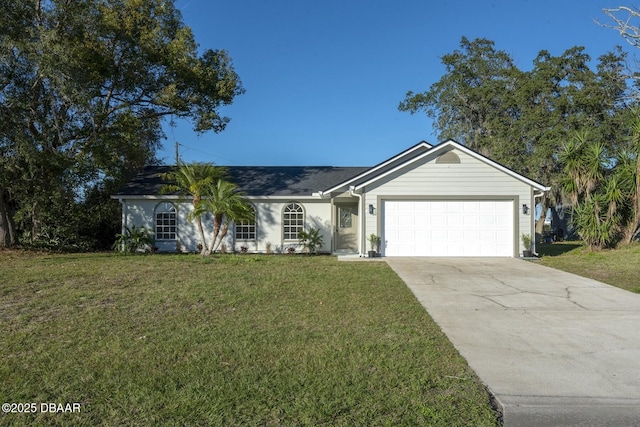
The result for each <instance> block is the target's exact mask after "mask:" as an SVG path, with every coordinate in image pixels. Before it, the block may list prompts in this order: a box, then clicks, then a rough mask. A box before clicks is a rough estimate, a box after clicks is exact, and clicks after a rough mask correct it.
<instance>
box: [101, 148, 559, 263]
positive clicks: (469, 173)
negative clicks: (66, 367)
mask: <svg viewBox="0 0 640 427" xmlns="http://www.w3.org/2000/svg"><path fill="white" fill-rule="evenodd" d="M171 168H172V167H171V166H152V167H147V168H145V170H144V171H143V172H142V173H141V174H140V175H138V176H137V177H135V178H134V179H133V180H131V181H130V182H129V183H128V184H127V185H126V186H125V187H123V188H122V189H121V190H120V191H119V192H118V193H117V194H115V195H113V196H112V198H114V199H118V200H119V201H120V203H121V205H122V225H123V230H124V227H126V226H132V225H136V226H138V227H145V228H146V229H148V230H153V233H154V237H155V246H156V247H157V248H158V250H159V251H166V252H174V251H178V252H195V251H197V250H198V247H197V246H198V233H197V230H196V227H195V224H193V223H191V222H189V221H188V220H187V216H188V214H189V212H190V210H191V209H192V206H191V204H190V202H188V201H181V200H182V199H181V197H180V196H179V195H178V194H161V192H160V189H161V188H162V186H163V185H164V184H165V182H164V181H163V180H162V178H161V176H162V174H163V173H165V172H167V171H169V170H170V169H171ZM228 171H229V180H230V181H232V182H234V183H235V184H237V185H238V187H239V190H240V191H241V192H242V193H243V194H244V195H245V196H246V198H247V199H248V200H249V201H250V203H251V205H252V207H253V210H254V213H255V216H254V219H253V220H251V221H243V222H241V223H238V224H233V225H232V227H231V228H230V232H229V234H228V235H227V237H226V242H225V245H226V246H227V248H229V250H232V249H233V250H240V248H246V250H247V251H249V252H266V251H267V250H268V247H269V248H270V249H271V250H272V251H274V252H277V251H289V250H296V251H299V250H300V249H301V247H300V246H299V245H298V237H297V236H298V232H299V231H301V230H303V229H306V230H308V229H310V228H318V229H320V231H321V234H322V236H323V240H324V245H323V247H322V248H321V250H322V251H324V252H331V253H334V254H357V255H363V254H366V253H367V250H368V249H369V244H368V240H369V239H368V236H369V235H371V234H375V235H377V236H379V237H380V239H381V243H382V244H381V248H380V252H381V254H382V255H383V256H507V257H517V256H519V255H520V254H521V253H522V251H523V249H525V248H523V247H522V243H521V238H520V236H521V235H522V234H529V235H532V236H533V235H535V228H534V227H535V224H534V217H533V214H532V213H533V212H534V211H535V210H534V209H533V208H534V206H535V204H536V199H537V198H539V197H540V196H542V195H543V194H544V192H545V191H548V190H549V188H548V187H545V186H543V185H542V184H540V183H537V182H535V181H533V180H531V179H529V178H527V177H524V176H522V175H520V174H518V173H516V172H514V171H512V170H510V169H508V168H506V167H504V166H502V165H500V164H498V163H496V162H494V161H492V160H490V159H488V158H487V157H484V156H482V155H480V154H478V153H476V152H475V151H473V150H470V149H469V148H467V147H464V146H462V145H460V144H458V143H456V142H455V141H452V140H448V141H445V142H443V143H441V144H439V145H437V146H431V145H430V144H428V143H426V142H424V141H423V142H420V143H418V144H416V145H414V146H413V147H410V148H408V149H407V150H405V151H403V152H401V153H399V154H397V155H396V156H393V157H392V158H390V159H388V160H386V161H384V162H382V163H380V164H378V165H376V166H373V167H331V166H322V167H313V166H299V167H298V166H290V167H280V166H231V167H228ZM212 222H213V221H212V220H211V218H206V217H205V219H204V224H205V227H207V228H208V233H209V232H210V230H211V228H212V226H213V225H212ZM290 248H293V249H290Z"/></svg>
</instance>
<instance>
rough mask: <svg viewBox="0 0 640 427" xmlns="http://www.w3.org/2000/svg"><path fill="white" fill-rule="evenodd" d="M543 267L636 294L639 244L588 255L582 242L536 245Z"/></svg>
mask: <svg viewBox="0 0 640 427" xmlns="http://www.w3.org/2000/svg"><path fill="white" fill-rule="evenodd" d="M536 249H537V250H538V253H539V254H540V255H541V257H542V259H541V263H542V264H543V265H546V266H549V267H553V268H557V269H558V270H563V271H567V272H569V273H574V274H577V275H579V276H583V277H589V278H591V279H595V280H598V281H600V282H603V283H607V284H609V285H613V286H617V287H619V288H622V289H626V290H628V291H631V292H635V293H640V244H638V243H634V244H631V245H629V246H627V247H621V248H620V249H615V250H613V249H607V250H602V251H599V252H592V251H590V250H589V248H588V247H587V246H585V245H583V244H582V242H560V243H547V244H540V245H537V246H536Z"/></svg>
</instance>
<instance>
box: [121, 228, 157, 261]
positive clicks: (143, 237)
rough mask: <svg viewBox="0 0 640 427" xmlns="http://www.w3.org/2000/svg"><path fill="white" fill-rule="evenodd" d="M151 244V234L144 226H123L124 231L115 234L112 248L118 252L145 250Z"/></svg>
mask: <svg viewBox="0 0 640 427" xmlns="http://www.w3.org/2000/svg"><path fill="white" fill-rule="evenodd" d="M152 244H153V236H151V235H150V234H149V232H148V231H147V230H146V229H145V228H144V227H136V226H135V225H134V226H131V227H125V230H124V233H122V234H116V241H115V243H114V244H113V249H114V250H115V251H118V252H124V253H130V254H132V253H135V252H138V251H146V249H147V247H148V246H151V245H152Z"/></svg>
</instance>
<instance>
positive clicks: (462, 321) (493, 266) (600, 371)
mask: <svg viewBox="0 0 640 427" xmlns="http://www.w3.org/2000/svg"><path fill="white" fill-rule="evenodd" d="M386 261H387V263H388V264H389V265H390V266H391V268H393V270H395V272H396V273H397V274H398V275H399V276H400V277H401V278H402V280H404V281H405V283H406V284H407V285H408V286H409V288H410V289H411V291H413V293H414V294H415V296H416V297H417V299H418V300H419V301H420V302H421V303H422V305H423V306H424V307H425V308H426V309H427V311H428V312H429V314H430V315H431V317H433V319H434V320H435V321H436V322H437V323H438V324H439V325H440V327H441V328H442V330H443V331H444V333H445V334H447V336H448V337H449V339H450V340H451V342H452V343H453V345H454V346H455V347H456V348H457V349H458V351H459V352H460V353H461V354H462V356H463V357H465V358H466V359H467V361H468V362H469V365H470V366H471V368H473V370H474V371H475V372H476V373H477V374H478V376H479V377H480V378H481V380H482V381H483V382H484V383H485V384H486V385H487V386H488V388H489V389H490V390H491V392H492V393H493V394H494V395H495V397H496V399H497V400H498V402H499V403H500V404H501V405H502V407H503V416H504V423H505V426H507V427H509V426H637V425H640V295H636V294H633V293H630V292H627V291H623V290H621V289H618V288H615V287H613V286H609V285H605V284H603V283H600V282H597V281H594V280H590V279H585V278H582V277H579V276H575V275H573V274H569V273H564V272H561V271H558V270H554V269H551V268H547V267H543V266H540V265H537V264H534V263H532V262H527V261H522V260H519V259H513V258H417V257H416V258H411V257H407V258H386ZM638 280H640V278H638Z"/></svg>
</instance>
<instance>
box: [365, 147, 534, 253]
mask: <svg viewBox="0 0 640 427" xmlns="http://www.w3.org/2000/svg"><path fill="white" fill-rule="evenodd" d="M453 151H454V152H455V153H456V154H457V155H458V157H459V158H460V163H453V164H450V163H440V164H438V163H436V158H435V157H430V156H427V157H425V158H424V159H422V160H420V161H419V162H416V163H414V164H411V165H410V166H408V167H405V168H402V169H401V170H399V171H397V172H394V173H392V174H390V175H388V176H387V177H384V178H381V179H380V180H378V181H376V182H374V183H372V184H371V185H369V186H366V187H365V189H364V190H365V193H364V199H365V201H364V205H365V206H369V205H373V206H375V207H376V210H375V214H374V215H371V214H370V213H369V212H368V209H365V230H364V233H363V235H364V236H369V235H370V234H371V233H375V234H377V235H381V234H382V230H380V229H379V227H380V228H382V224H383V223H384V221H383V217H382V215H384V212H383V206H382V205H383V203H382V201H381V200H384V199H385V198H386V197H389V198H393V197H395V198H398V197H402V198H404V199H405V200H411V199H418V198H422V199H429V197H433V198H441V199H446V198H449V199H454V198H455V197H456V196H458V197H462V198H467V199H470V198H474V197H477V198H479V199H482V198H483V199H489V198H490V197H491V196H499V197H511V198H514V199H515V200H514V203H515V206H514V209H515V210H514V216H515V218H516V220H515V224H514V248H518V252H519V253H520V252H522V250H523V247H522V242H521V239H520V235H521V234H522V233H529V234H531V235H533V234H532V226H533V218H532V215H533V212H534V209H533V206H532V205H533V192H532V189H531V187H530V186H529V185H528V184H526V183H524V182H522V181H520V180H518V179H516V178H514V177H512V176H509V175H507V174H506V173H504V172H503V171H501V170H498V169H496V168H494V167H492V166H490V165H488V164H486V163H484V162H482V161H480V160H478V159H476V158H474V157H472V156H469V155H467V154H466V153H464V152H462V151H460V150H453ZM523 204H526V205H527V206H528V207H529V209H530V212H529V215H524V214H523V213H522V205H523ZM381 237H382V238H383V241H384V236H381ZM514 255H517V254H514Z"/></svg>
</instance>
